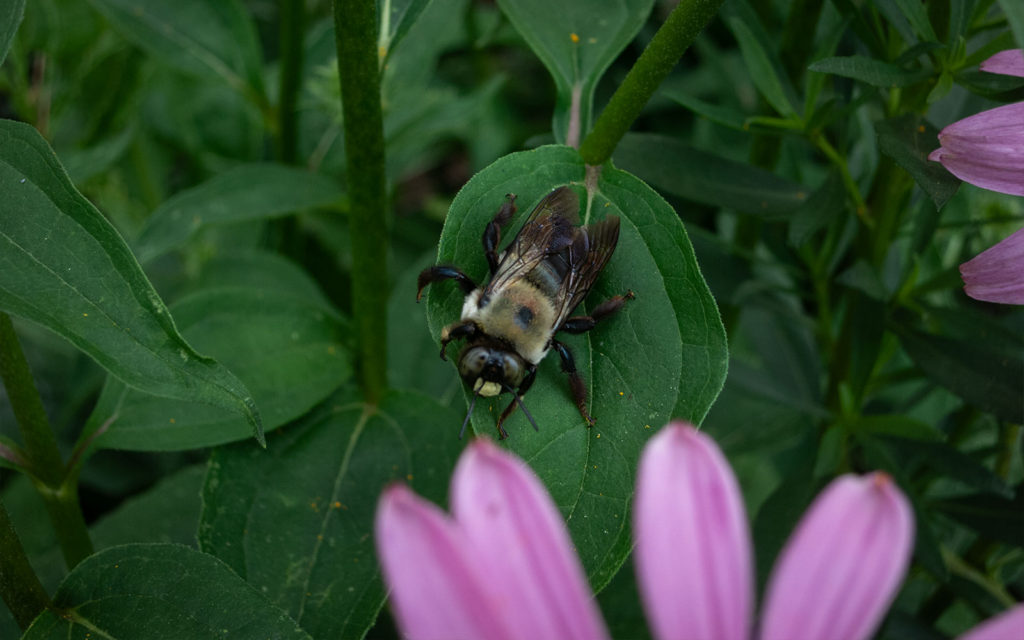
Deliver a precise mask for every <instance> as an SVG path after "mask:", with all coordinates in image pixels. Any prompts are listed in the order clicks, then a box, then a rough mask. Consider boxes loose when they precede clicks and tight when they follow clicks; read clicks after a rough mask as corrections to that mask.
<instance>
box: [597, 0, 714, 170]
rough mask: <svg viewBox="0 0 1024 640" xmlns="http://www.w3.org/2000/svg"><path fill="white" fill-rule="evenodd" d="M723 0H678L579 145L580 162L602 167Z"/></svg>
mask: <svg viewBox="0 0 1024 640" xmlns="http://www.w3.org/2000/svg"><path fill="white" fill-rule="evenodd" d="M722 2H723V0H682V2H680V3H679V4H678V5H676V8H675V9H673V10H672V13H671V14H669V17H668V20H666V21H665V24H663V25H661V28H660V29H658V32H657V33H655V34H654V38H653V39H652V40H651V43H650V44H649V45H647V48H646V49H645V50H644V52H643V54H642V55H641V56H640V59H639V60H637V61H636V64H635V65H633V68H632V69H630V71H629V73H628V74H627V75H626V78H625V79H624V80H623V81H622V84H621V85H620V86H619V88H618V89H617V90H616V91H615V94H614V95H612V98H611V100H610V101H609V102H608V106H607V107H605V108H604V111H602V112H601V116H600V117H599V118H598V119H597V122H596V123H594V129H593V131H591V132H590V134H589V135H587V137H586V139H585V140H584V141H583V144H582V145H580V155H581V156H583V161H584V162H586V163H587V164H589V165H591V166H597V165H601V164H604V162H605V161H606V160H608V158H610V157H611V156H612V151H614V150H615V146H616V145H617V144H618V143H619V140H621V139H622V136H624V135H625V134H626V131H627V130H628V129H629V127H630V126H631V125H632V124H633V121H634V120H636V118H637V116H639V115H640V111H641V110H642V109H643V108H644V105H645V104H647V101H648V100H650V98H651V96H652V95H654V92H655V91H656V90H657V89H658V86H659V85H660V84H661V81H662V80H664V79H665V76H667V75H668V74H669V72H670V71H672V68H673V67H674V66H675V65H676V62H678V61H679V58H680V57H681V56H682V55H683V52H684V51H686V49H687V48H688V47H689V46H690V44H691V43H692V42H693V41H694V39H696V37H697V35H698V34H700V32H701V31H702V30H703V29H704V27H705V26H707V24H708V23H709V22H711V19H712V18H714V17H715V14H716V13H717V12H718V8H719V7H720V6H721V5H722Z"/></svg>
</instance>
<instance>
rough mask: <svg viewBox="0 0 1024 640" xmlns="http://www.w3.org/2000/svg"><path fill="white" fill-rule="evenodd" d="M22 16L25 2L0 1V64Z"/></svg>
mask: <svg viewBox="0 0 1024 640" xmlns="http://www.w3.org/2000/svg"><path fill="white" fill-rule="evenodd" d="M24 14H25V0H0V64H3V61H4V58H6V57H7V49H8V48H9V47H10V46H11V40H14V34H15V33H16V32H17V31H18V25H19V24H21V18H22V16H23V15H24Z"/></svg>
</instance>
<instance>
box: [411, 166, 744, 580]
mask: <svg viewBox="0 0 1024 640" xmlns="http://www.w3.org/2000/svg"><path fill="white" fill-rule="evenodd" d="M584 180H585V168H584V164H583V160H582V158H580V156H579V154H578V153H576V152H575V151H574V150H573V149H570V148H568V147H561V146H549V147H541V148H539V149H536V150H533V151H527V152H522V153H514V154H511V155H508V156H505V157H504V158H501V159H499V160H498V161H497V162H495V163H494V164H492V165H490V166H489V167H487V168H486V169H484V170H483V171H481V172H480V173H478V174H476V175H475V176H474V177H473V179H471V180H470V181H469V183H467V184H466V186H464V187H463V188H462V190H461V191H460V192H459V194H458V195H457V196H456V198H455V201H454V202H453V203H452V206H451V209H450V210H449V212H448V217H447V219H446V221H445V227H444V231H443V233H442V236H441V243H440V248H439V251H438V262H441V263H448V264H455V265H458V266H459V267H460V268H462V269H463V270H464V271H465V272H466V273H467V274H468V275H469V276H470V277H472V278H476V279H477V280H478V281H481V282H482V281H483V280H484V276H485V274H486V273H487V266H486V261H485V259H484V256H483V251H482V249H481V245H480V237H481V234H482V232H483V229H484V227H485V226H486V225H487V223H488V221H490V219H491V218H492V217H493V216H494V213H495V212H496V211H497V209H498V207H499V206H500V205H501V204H502V202H504V198H505V194H507V193H515V194H517V195H518V196H519V200H518V206H519V208H520V214H519V215H518V216H517V217H516V218H515V219H514V220H513V222H512V223H511V224H509V225H508V226H509V228H507V229H505V230H504V231H503V232H502V237H503V238H505V241H506V242H508V239H510V238H511V237H512V236H513V235H514V233H515V231H516V228H517V227H518V226H519V225H520V224H521V223H522V220H523V219H525V217H526V214H527V213H528V212H529V211H530V209H531V208H532V207H533V206H534V205H535V204H536V203H537V202H538V201H539V200H540V199H541V198H542V197H543V196H544V195H546V194H547V193H548V192H550V191H551V190H552V189H554V188H555V187H557V186H560V185H565V184H569V185H575V188H576V189H578V190H579V191H580V192H582V189H583V185H584ZM591 195H592V197H593V200H592V202H591V203H590V205H589V207H588V208H587V209H586V210H585V211H584V212H583V213H582V214H581V215H582V217H583V218H584V220H591V221H596V220H599V219H601V218H603V217H605V216H608V215H617V216H619V217H620V219H621V230H620V235H619V244H618V248H617V249H616V251H615V254H614V255H613V256H612V258H611V260H610V262H609V263H608V266H607V267H606V268H605V270H604V272H603V273H602V274H601V277H599V278H598V279H597V282H596V284H595V285H594V287H593V289H592V291H591V294H590V296H589V297H588V300H589V302H588V303H587V304H586V306H587V308H593V306H594V305H596V304H597V303H599V302H600V301H602V300H605V299H608V298H610V297H612V296H614V295H618V294H622V293H625V292H626V291H627V290H632V291H634V292H635V293H636V299H635V300H632V301H630V302H629V303H628V304H627V305H626V306H625V308H624V309H623V310H622V311H620V312H619V313H618V314H617V315H615V316H613V317H610V318H608V319H607V320H604V321H602V323H601V324H600V325H599V326H598V327H596V328H595V329H594V330H593V331H591V332H589V333H588V334H585V335H579V336H571V335H570V336H564V337H562V336H561V335H560V337H559V340H563V341H564V342H565V343H566V344H567V345H568V346H569V347H570V348H571V349H572V350H573V352H574V354H575V361H576V365H577V367H578V368H579V370H580V372H581V375H582V377H583V379H584V380H585V381H586V384H587V386H588V397H589V398H590V413H591V415H593V417H594V418H595V419H596V421H597V426H596V427H594V428H592V429H588V428H586V424H585V423H584V421H583V420H582V418H581V417H580V414H579V412H578V410H577V409H576V406H575V404H574V403H573V401H572V397H571V395H570V393H569V387H568V382H567V380H566V377H565V375H564V374H563V373H562V372H561V371H560V368H559V364H558V357H557V355H551V356H549V357H548V358H547V359H546V361H544V362H541V364H540V366H539V369H538V374H537V380H536V382H535V383H534V385H533V387H532V388H531V389H530V391H529V393H528V394H527V395H526V400H525V403H526V405H527V407H528V408H529V410H530V412H531V413H532V414H533V416H534V418H535V419H536V421H537V424H538V425H539V428H540V431H539V433H534V432H533V431H532V429H531V428H530V426H529V423H528V422H527V420H526V419H525V418H524V417H523V415H522V412H516V413H514V414H512V416H511V418H510V419H509V421H508V422H507V423H506V426H507V429H508V432H509V433H510V434H511V437H510V438H509V439H508V440H507V441H506V446H508V447H509V448H510V449H512V450H514V451H515V452H516V453H518V454H519V455H520V456H522V457H523V458H525V459H526V460H527V461H529V463H530V464H531V465H532V466H533V468H534V469H535V470H536V471H537V473H538V474H539V475H540V476H541V478H542V479H543V480H544V481H545V483H546V484H547V486H548V489H549V490H551V492H552V495H553V496H554V499H555V502H556V503H557V504H558V505H559V506H560V508H561V509H562V511H563V514H565V515H566V516H567V518H568V523H569V529H570V532H571V533H572V535H573V539H574V541H575V543H576V548H577V551H578V552H579V554H580V557H581V558H582V560H583V563H584V566H585V567H586V569H587V571H588V573H589V574H590V576H591V581H592V583H593V584H594V586H595V587H597V588H600V587H601V586H603V585H604V584H605V583H606V582H607V581H608V580H609V579H610V578H611V576H612V575H613V574H614V572H615V571H616V569H617V568H618V567H619V565H620V564H621V563H622V561H623V560H624V558H625V556H626V555H627V554H628V552H629V549H630V547H631V541H630V536H629V531H628V526H627V524H626V521H627V520H628V518H629V510H628V505H629V501H630V498H631V496H632V493H633V481H632V478H633V473H634V470H635V468H636V461H637V458H638V456H639V453H640V449H641V447H642V446H643V444H644V442H646V440H647V438H649V437H650V436H651V435H652V434H653V433H654V432H655V431H656V430H657V429H658V428H659V427H661V426H662V425H663V424H665V423H666V422H667V421H668V420H669V419H670V418H672V417H679V418H686V419H689V420H691V421H694V422H700V420H701V419H702V418H703V417H704V415H705V414H706V413H707V410H708V407H710V405H711V403H712V402H713V401H714V399H715V397H716V396H717V395H718V392H719V391H720V390H721V387H722V380H723V378H724V375H725V370H726V365H727V356H726V345H725V340H724V338H725V336H724V330H723V328H722V325H721V321H720V319H719V316H718V310H717V307H716V306H715V303H714V300H713V299H712V297H711V294H710V292H709V291H708V289H707V284H706V283H705V282H704V279H703V277H702V276H701V274H700V269H699V268H698V266H697V263H696V259H695V257H694V255H693V249H692V247H691V246H690V242H689V239H688V238H687V235H686V231H685V229H684V228H683V225H682V223H681V222H680V220H679V217H678V215H677V214H676V213H675V212H674V211H673V210H672V208H671V207H670V206H669V205H668V203H666V202H665V201H664V200H663V199H662V198H661V197H660V196H659V195H658V194H657V193H655V192H654V191H652V190H651V189H650V188H649V187H648V186H647V185H645V184H644V183H642V182H641V181H640V180H638V179H637V178H636V177H634V176H632V175H630V174H628V173H626V172H624V171H618V170H613V169H610V168H607V167H606V168H605V169H604V170H603V171H602V173H601V175H600V179H599V180H598V181H597V183H596V189H595V190H594V191H593V192H591ZM580 201H581V202H582V203H584V206H586V203H587V201H588V198H587V196H586V194H584V195H582V196H581V198H580ZM427 295H428V298H427V303H428V304H427V317H428V321H429V324H430V330H431V333H432V335H433V336H434V339H435V341H436V340H438V337H439V335H440V332H441V329H442V327H444V326H445V325H447V324H449V323H451V322H453V321H456V320H458V319H459V310H460V309H461V308H462V302H463V297H464V295H463V293H462V292H461V290H459V289H458V288H457V287H455V286H454V285H452V284H451V283H437V284H434V285H431V287H430V288H429V289H428V293H427ZM455 352H456V349H455V348H452V349H451V350H450V353H453V354H454V353H455ZM453 357H454V356H453ZM471 395H472V394H471V393H469V392H468V391H467V389H465V386H464V385H463V396H464V398H465V399H466V404H467V406H468V404H469V400H470V396H471ZM509 401H510V398H509V396H507V395H502V396H499V397H498V398H496V399H494V400H486V399H483V398H480V399H478V400H477V402H476V410H475V412H474V414H473V418H472V421H473V428H474V430H475V431H476V432H477V433H478V434H481V435H490V436H493V435H495V419H496V416H497V415H498V414H499V413H500V412H501V411H502V410H503V409H504V408H505V406H506V404H508V402H509ZM454 427H455V425H453V429H454ZM580 514H587V515H586V517H582V516H581V515H580Z"/></svg>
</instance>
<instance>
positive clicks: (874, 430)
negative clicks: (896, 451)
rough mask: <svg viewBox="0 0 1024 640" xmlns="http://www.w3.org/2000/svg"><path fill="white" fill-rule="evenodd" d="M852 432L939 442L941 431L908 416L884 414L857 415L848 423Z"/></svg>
mask: <svg viewBox="0 0 1024 640" xmlns="http://www.w3.org/2000/svg"><path fill="white" fill-rule="evenodd" d="M850 431H851V432H853V433H854V434H859V433H866V434H869V435H875V436H896V437H899V438H905V439H907V440H915V441H921V442H941V441H942V440H943V435H942V432H941V431H939V430H938V429H936V428H935V427H933V426H932V425H930V424H928V423H926V422H921V421H919V420H915V419H914V418H911V417H909V416H904V415H895V414H884V415H873V416H859V417H858V418H857V420H856V421H855V422H854V423H853V424H851V425H850Z"/></svg>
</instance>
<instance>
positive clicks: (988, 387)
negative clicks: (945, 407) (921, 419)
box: [896, 327, 1024, 423]
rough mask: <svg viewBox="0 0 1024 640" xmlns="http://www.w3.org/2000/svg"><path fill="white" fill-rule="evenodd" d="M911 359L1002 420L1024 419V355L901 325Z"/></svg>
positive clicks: (899, 330)
mask: <svg viewBox="0 0 1024 640" xmlns="http://www.w3.org/2000/svg"><path fill="white" fill-rule="evenodd" d="M896 334H897V335H898V336H899V339H900V343H901V344H902V345H903V348H904V349H905V350H906V351H907V354H908V355H909V356H910V358H911V360H913V361H914V363H915V364H917V366H919V367H920V368H921V370H922V371H924V373H925V375H927V376H928V377H929V378H931V379H932V380H933V381H934V382H936V383H938V384H939V385H941V386H943V387H945V388H947V389H949V390H950V391H952V392H953V393H955V394H957V395H958V396H960V397H962V398H963V399H964V400H966V401H967V402H970V403H971V404H974V405H976V406H978V407H980V408H981V409H983V410H985V411H991V412H992V413H994V414H996V416H998V417H1000V418H1001V419H1003V420H1009V421H1010V422H1015V423H1021V422H1024V397H1022V396H1021V392H1020V391H1021V389H1024V356H1022V352H1021V350H1020V349H1019V348H1018V349H1012V350H994V349H990V348H988V347H987V346H986V345H985V344H984V343H979V342H977V341H970V340H962V339H953V338H947V337H944V336H937V335H932V334H929V333H925V332H923V331H918V330H915V329H910V328H907V327H898V328H897V332H896Z"/></svg>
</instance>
